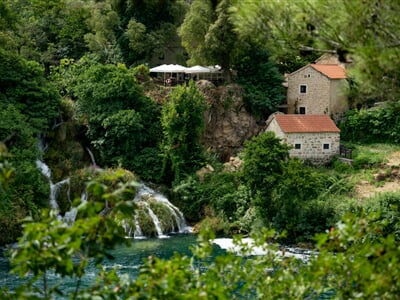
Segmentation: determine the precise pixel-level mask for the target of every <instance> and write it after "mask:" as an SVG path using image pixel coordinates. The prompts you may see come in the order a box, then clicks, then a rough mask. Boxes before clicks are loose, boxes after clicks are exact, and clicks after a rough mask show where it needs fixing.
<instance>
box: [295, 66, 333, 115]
mask: <svg viewBox="0 0 400 300" xmlns="http://www.w3.org/2000/svg"><path fill="white" fill-rule="evenodd" d="M300 85H305V86H306V88H307V91H306V93H300ZM287 100H288V113H289V114H294V113H299V112H300V107H305V109H306V114H307V115H322V114H327V113H329V101H330V80H329V79H328V78H327V77H326V76H324V75H322V74H321V73H320V72H318V71H316V70H315V69H313V68H312V67H310V66H307V67H305V68H303V69H301V70H299V71H298V72H295V73H292V74H290V76H289V77H288V90H287Z"/></svg>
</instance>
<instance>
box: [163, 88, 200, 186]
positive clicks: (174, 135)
mask: <svg viewBox="0 0 400 300" xmlns="http://www.w3.org/2000/svg"><path fill="white" fill-rule="evenodd" d="M205 109H206V102H205V99H204V97H203V96H202V95H201V94H200V92H199V91H198V90H197V89H196V87H195V85H194V82H193V81H191V82H190V84H189V86H188V87H186V86H179V87H177V88H176V89H175V90H174V91H173V92H172V93H171V95H170V97H169V99H168V102H167V103H165V104H164V106H163V108H162V118H161V124H162V128H163V143H162V151H163V155H164V171H163V173H164V176H166V178H170V176H172V178H174V181H175V182H176V183H177V182H179V181H180V180H181V179H182V178H183V175H185V174H190V173H192V172H193V171H194V170H196V168H198V167H199V166H201V165H202V164H203V159H204V157H203V147H202V145H201V137H202V134H203V131H204V117H203V113H204V111H205Z"/></svg>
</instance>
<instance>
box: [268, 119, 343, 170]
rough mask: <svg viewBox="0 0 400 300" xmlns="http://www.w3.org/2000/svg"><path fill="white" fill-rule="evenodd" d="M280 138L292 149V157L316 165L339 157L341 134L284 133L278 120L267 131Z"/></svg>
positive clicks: (272, 122)
mask: <svg viewBox="0 0 400 300" xmlns="http://www.w3.org/2000/svg"><path fill="white" fill-rule="evenodd" d="M266 130H267V131H272V132H274V133H275V136H276V137H278V138H280V139H281V140H282V142H283V143H286V144H288V145H289V146H291V147H292V149H291V150H289V155H290V157H298V158H300V159H302V160H305V161H309V162H311V163H312V164H314V165H324V164H327V163H329V162H330V161H331V160H332V159H333V158H334V157H335V156H337V155H339V150H340V149H339V148H340V132H339V131H338V132H284V131H283V130H282V128H281V127H280V125H279V123H278V122H277V121H276V119H273V120H272V121H271V122H270V123H269V125H268V127H267V129H266Z"/></svg>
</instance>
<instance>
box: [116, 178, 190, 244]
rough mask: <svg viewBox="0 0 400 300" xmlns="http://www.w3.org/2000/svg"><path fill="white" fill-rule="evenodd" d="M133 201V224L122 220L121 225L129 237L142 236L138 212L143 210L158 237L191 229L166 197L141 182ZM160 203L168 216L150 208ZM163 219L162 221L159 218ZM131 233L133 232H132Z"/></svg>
mask: <svg viewBox="0 0 400 300" xmlns="http://www.w3.org/2000/svg"><path fill="white" fill-rule="evenodd" d="M134 202H135V203H136V204H137V209H136V213H135V216H134V225H133V226H131V224H130V222H127V221H126V222H124V223H123V226H124V229H125V232H126V233H127V235H128V236H129V237H134V238H144V237H145V234H146V232H144V231H145V230H143V228H142V227H141V224H140V221H139V218H140V217H139V215H140V212H145V213H146V215H147V216H148V217H149V218H150V220H151V222H152V223H153V228H154V231H155V235H156V236H157V237H159V238H165V237H168V236H167V235H166V234H167V233H169V232H178V233H187V232H190V231H191V228H190V227H188V226H187V225H186V222H185V218H184V216H183V214H182V212H181V211H180V210H179V209H178V208H177V207H176V206H174V205H173V204H172V203H171V202H169V201H168V199H167V198H166V197H165V196H164V195H162V194H160V193H158V192H156V191H155V190H153V189H151V188H150V187H148V186H146V185H144V184H142V185H141V186H140V188H139V190H138V192H137V194H136V196H135V198H134ZM152 203H153V204H154V205H156V206H157V205H161V206H162V207H163V208H165V209H166V210H167V211H168V216H166V215H165V214H164V215H157V213H156V212H155V211H154V210H153V209H152V207H151V206H152V205H151V204H152ZM160 218H161V219H163V222H162V221H161V220H160ZM163 224H164V225H165V224H169V225H168V226H163ZM163 227H168V228H163ZM132 233H133V234H132Z"/></svg>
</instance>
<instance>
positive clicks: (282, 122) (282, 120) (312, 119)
mask: <svg viewBox="0 0 400 300" xmlns="http://www.w3.org/2000/svg"><path fill="white" fill-rule="evenodd" d="M275 120H276V121H277V122H278V124H279V127H280V128H281V129H282V131H283V132H286V133H300V132H308V133H310V132H312V133H315V132H340V129H339V128H337V127H336V125H335V123H334V122H333V121H332V119H331V118H330V117H329V116H328V115H276V116H275Z"/></svg>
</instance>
